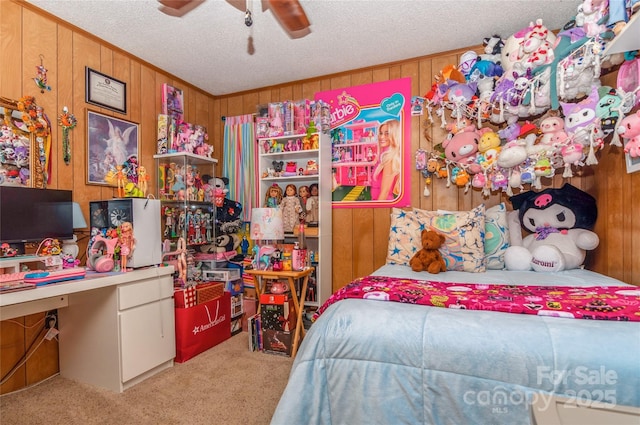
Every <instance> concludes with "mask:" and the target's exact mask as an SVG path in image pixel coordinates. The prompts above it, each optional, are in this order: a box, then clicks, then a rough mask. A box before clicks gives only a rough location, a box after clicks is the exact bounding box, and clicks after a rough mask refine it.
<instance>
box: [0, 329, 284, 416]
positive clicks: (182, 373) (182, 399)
mask: <svg viewBox="0 0 640 425" xmlns="http://www.w3.org/2000/svg"><path fill="white" fill-rule="evenodd" d="M247 338H248V337H247V333H246V332H242V333H240V334H238V335H235V336H233V337H231V339H229V340H227V341H225V342H223V343H221V344H219V345H217V346H216V347H213V348H212V349H210V350H208V351H206V352H204V353H202V354H200V355H198V356H197V357H194V358H193V359H190V360H188V361H187V362H185V363H182V364H178V363H176V364H175V366H174V367H172V368H169V369H167V370H164V371H162V372H160V373H158V374H157V375H154V376H152V377H151V378H149V379H147V380H145V381H143V382H141V383H140V384H138V385H136V386H134V387H133V388H130V389H128V390H126V391H125V392H123V393H121V394H117V393H114V392H111V391H108V390H104V389H101V388H96V387H93V386H90V385H85V384H80V383H77V382H74V381H70V380H68V379H64V378H61V377H60V376H55V377H53V378H51V379H49V380H47V381H44V382H42V383H40V384H38V385H36V386H34V387H31V388H27V389H25V390H22V391H18V392H15V393H12V394H7V395H4V396H2V397H0V423H2V424H3V425H5V424H6V425H9V424H11V425H29V424H34V425H35V424H38V425H39V424H51V425H56V424H61V425H62V424H64V425H73V424H82V425H92V424H109V425H111V424H114V425H115V424H118V425H125V424H127V425H128V424H136V425H137V424H141V425H143V424H153V425H156V424H163V425H170V424H189V425H191V424H224V425H235V424H238V425H252V424H255V425H260V424H268V423H269V421H270V420H271V416H272V415H273V412H274V410H275V408H276V405H277V404H278V401H279V399H280V395H281V394H282V392H283V390H284V387H285V385H286V383H287V379H288V377H289V371H290V369H291V364H292V363H293V359H291V358H290V357H284V356H277V355H271V354H265V353H261V352H250V351H249V349H248V339H247ZM96 367H100V365H96Z"/></svg>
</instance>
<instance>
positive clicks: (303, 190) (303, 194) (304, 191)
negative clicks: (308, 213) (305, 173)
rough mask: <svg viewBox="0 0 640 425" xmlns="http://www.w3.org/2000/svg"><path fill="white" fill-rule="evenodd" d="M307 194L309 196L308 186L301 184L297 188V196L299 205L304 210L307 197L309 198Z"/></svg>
mask: <svg viewBox="0 0 640 425" xmlns="http://www.w3.org/2000/svg"><path fill="white" fill-rule="evenodd" d="M309 196H311V193H310V192H309V186H307V185H302V186H300V187H299V188H298V197H299V198H300V206H301V207H302V210H303V211H305V210H306V207H305V206H306V205H307V199H309Z"/></svg>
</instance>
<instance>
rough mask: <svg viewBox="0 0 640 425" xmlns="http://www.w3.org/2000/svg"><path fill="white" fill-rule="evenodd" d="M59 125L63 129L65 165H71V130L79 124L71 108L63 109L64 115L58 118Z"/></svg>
mask: <svg viewBox="0 0 640 425" xmlns="http://www.w3.org/2000/svg"><path fill="white" fill-rule="evenodd" d="M58 123H59V124H60V127H62V158H63V159H64V163H65V164H67V165H69V163H70V162H71V145H70V144H69V130H73V129H74V128H75V127H76V125H77V124H78V120H77V118H76V117H75V115H73V114H72V113H70V112H69V108H67V107H66V106H65V107H63V108H62V113H61V114H60V116H59V117H58Z"/></svg>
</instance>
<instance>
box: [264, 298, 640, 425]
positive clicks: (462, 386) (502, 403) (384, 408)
mask: <svg viewBox="0 0 640 425" xmlns="http://www.w3.org/2000/svg"><path fill="white" fill-rule="evenodd" d="M549 394H556V395H564V396H567V397H568V398H569V399H578V400H579V401H580V402H581V403H594V404H596V403H601V404H602V403H605V404H606V403H613V404H618V405H627V406H636V407H640V325H639V324H638V323H637V322H636V323H631V322H600V321H588V320H567V319H561V318H553V317H539V316H524V315H515V314H507V313H497V312H488V311H467V310H456V309H443V308H436V307H427V306H420V305H411V304H400V303H393V302H383V301H375V300H362V299H347V300H342V301H340V302H338V303H336V304H334V305H332V306H331V307H329V308H328V309H327V310H326V311H325V312H324V313H323V314H322V315H321V316H320V318H319V319H318V320H317V322H316V323H314V324H313V326H312V327H311V329H310V330H309V332H308V333H307V336H306V337H305V339H304V340H303V342H302V345H301V347H300V350H299V351H298V354H297V357H296V359H295V362H294V365H293V368H292V370H291V375H290V378H289V383H288V385H287V387H286V389H285V392H284V393H283V395H282V398H281V400H280V403H279V405H278V407H277V409H276V412H275V414H274V416H273V418H272V424H335V425H338V424H345V425H346V424H509V425H515V424H530V423H532V422H531V408H530V404H531V401H532V400H533V398H534V397H545V396H546V397H548V396H549ZM543 400H544V399H543Z"/></svg>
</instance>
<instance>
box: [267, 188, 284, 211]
mask: <svg viewBox="0 0 640 425" xmlns="http://www.w3.org/2000/svg"><path fill="white" fill-rule="evenodd" d="M280 202H282V188H281V187H280V186H278V184H277V183H274V184H273V185H271V186H270V187H269V190H267V194H266V195H265V197H264V206H265V208H278V207H279V206H280Z"/></svg>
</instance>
